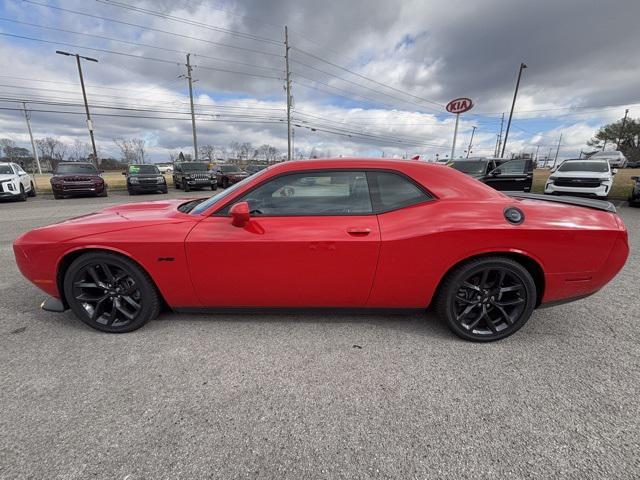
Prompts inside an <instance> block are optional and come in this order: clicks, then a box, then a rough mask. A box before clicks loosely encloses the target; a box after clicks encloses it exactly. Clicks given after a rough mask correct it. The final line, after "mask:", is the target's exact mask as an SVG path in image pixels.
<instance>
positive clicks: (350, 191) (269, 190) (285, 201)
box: [222, 171, 373, 216]
mask: <svg viewBox="0 0 640 480" xmlns="http://www.w3.org/2000/svg"><path fill="white" fill-rule="evenodd" d="M238 201H239V202H242V201H245V202H248V203H249V210H250V211H251V214H252V215H271V216H278V215H356V214H362V215H366V214H369V213H372V212H373V208H372V207H371V197H370V196H369V186H368V184H367V176H366V175H365V173H364V172H351V171H326V172H309V173H296V174H292V175H283V176H281V177H277V178H274V179H273V180H270V181H268V182H267V183H265V184H263V185H261V186H259V187H258V188H256V189H255V190H253V191H251V192H249V193H247V194H246V195H245V196H244V197H242V198H240V199H239V200H238ZM229 208H230V207H227V208H225V209H224V210H223V212H222V213H228V211H229Z"/></svg>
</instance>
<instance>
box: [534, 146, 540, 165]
mask: <svg viewBox="0 0 640 480" xmlns="http://www.w3.org/2000/svg"><path fill="white" fill-rule="evenodd" d="M539 151H540V145H538V146H537V147H536V157H535V159H536V163H538V152H539Z"/></svg>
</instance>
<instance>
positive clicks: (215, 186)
mask: <svg viewBox="0 0 640 480" xmlns="http://www.w3.org/2000/svg"><path fill="white" fill-rule="evenodd" d="M211 190H214V191H215V190H218V184H217V183H215V182H214V183H212V184H211Z"/></svg>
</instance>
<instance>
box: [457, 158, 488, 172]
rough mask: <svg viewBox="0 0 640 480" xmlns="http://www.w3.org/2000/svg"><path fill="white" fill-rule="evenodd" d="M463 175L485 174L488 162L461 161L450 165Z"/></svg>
mask: <svg viewBox="0 0 640 480" xmlns="http://www.w3.org/2000/svg"><path fill="white" fill-rule="evenodd" d="M450 165H451V166H452V167H453V168H455V169H456V170H458V171H460V172H462V173H485V169H486V168H487V162H486V161H484V160H460V161H454V162H451V164H450Z"/></svg>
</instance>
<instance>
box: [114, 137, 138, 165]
mask: <svg viewBox="0 0 640 480" xmlns="http://www.w3.org/2000/svg"><path fill="white" fill-rule="evenodd" d="M113 143H115V144H116V145H117V146H118V148H120V152H121V154H122V161H124V162H125V163H127V164H132V163H144V154H145V143H146V142H145V140H144V139H143V138H114V139H113Z"/></svg>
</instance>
